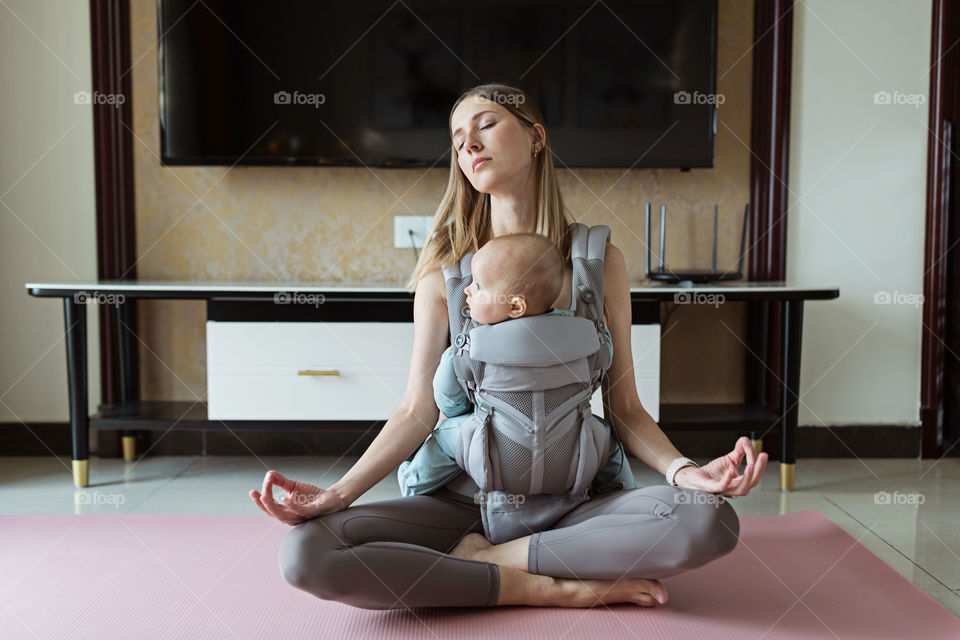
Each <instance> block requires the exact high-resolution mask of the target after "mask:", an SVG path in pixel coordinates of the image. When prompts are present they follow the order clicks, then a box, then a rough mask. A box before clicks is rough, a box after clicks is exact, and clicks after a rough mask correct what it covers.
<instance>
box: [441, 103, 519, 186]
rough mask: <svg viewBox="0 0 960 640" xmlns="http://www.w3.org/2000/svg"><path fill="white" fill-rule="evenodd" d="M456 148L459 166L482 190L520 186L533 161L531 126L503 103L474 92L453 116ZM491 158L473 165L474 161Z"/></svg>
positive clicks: (451, 128)
mask: <svg viewBox="0 0 960 640" xmlns="http://www.w3.org/2000/svg"><path fill="white" fill-rule="evenodd" d="M450 131H451V138H452V140H453V148H454V150H455V151H456V153H457V163H458V164H459V165H460V170H461V171H463V173H464V175H466V176H467V179H468V180H469V181H470V184H472V185H473V188H474V189H476V190H477V191H479V192H481V193H498V192H499V193H503V192H507V191H510V190H513V189H517V188H521V187H522V186H523V185H524V184H525V182H526V177H527V175H528V171H529V168H530V166H531V165H532V163H533V154H532V149H533V144H534V143H533V138H532V136H531V135H530V132H529V129H527V127H526V126H524V125H523V123H521V122H520V120H519V119H517V118H516V117H515V116H514V115H513V114H512V113H510V112H509V111H507V110H506V108H504V107H503V106H501V105H499V104H497V103H496V102H494V101H492V100H488V99H487V98H484V97H483V96H479V95H472V96H468V97H467V98H464V100H463V101H462V102H461V103H460V104H458V105H457V108H456V109H455V110H454V112H453V115H452V116H451V118H450ZM481 158H489V160H486V161H485V162H483V163H482V164H479V165H478V166H477V167H476V168H474V162H475V161H477V160H479V159H481Z"/></svg>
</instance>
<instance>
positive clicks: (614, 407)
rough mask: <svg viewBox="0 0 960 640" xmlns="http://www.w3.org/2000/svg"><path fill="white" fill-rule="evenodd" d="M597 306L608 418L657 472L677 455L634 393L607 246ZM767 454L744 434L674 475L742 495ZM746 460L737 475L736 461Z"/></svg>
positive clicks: (612, 253)
mask: <svg viewBox="0 0 960 640" xmlns="http://www.w3.org/2000/svg"><path fill="white" fill-rule="evenodd" d="M603 278H604V294H603V298H604V300H603V310H604V317H605V319H606V321H607V328H608V329H609V330H610V335H611V337H612V338H613V361H612V362H611V363H610V369H609V370H608V371H607V376H608V378H609V380H610V389H609V397H610V414H611V415H610V416H609V417H610V419H611V421H612V422H613V425H614V428H615V429H616V430H617V434H618V435H619V436H620V439H621V440H622V441H623V443H624V445H625V446H626V448H627V451H629V452H630V453H632V454H633V455H635V456H636V457H637V458H639V459H640V460H642V461H643V462H645V463H646V464H647V465H649V466H650V467H652V468H654V469H656V470H657V471H659V472H660V473H666V472H667V467H668V466H670V463H671V462H672V461H673V460H674V459H676V458H679V457H680V456H681V455H682V454H681V453H680V452H679V451H677V449H676V447H674V446H673V445H672V444H671V443H670V440H669V439H668V438H667V435H666V434H665V433H664V432H663V430H662V429H661V428H660V425H658V424H657V423H656V422H655V421H654V419H653V418H652V417H651V416H650V414H649V413H647V410H646V409H644V408H643V405H642V404H641V403H640V397H639V396H638V395H637V383H636V382H635V381H634V378H633V353H632V350H631V344H630V325H631V322H632V318H631V308H630V283H629V281H628V280H627V264H626V261H625V260H624V258H623V253H621V252H620V250H619V249H618V248H617V247H615V246H613V245H612V244H608V245H607V251H606V259H605V261H604V265H603ZM767 458H768V456H767V454H766V453H761V454H760V455H757V454H756V452H755V451H754V449H753V445H752V444H750V440H749V438H747V437H746V436H742V437H740V438H738V439H737V442H736V444H735V445H734V449H733V451H731V452H730V453H728V454H726V455H723V456H720V457H719V458H716V459H714V460H712V461H711V462H709V463H708V464H706V465H704V466H703V467H683V468H682V469H680V471H678V472H677V475H676V476H674V482H676V483H677V485H679V486H681V487H689V488H691V489H699V490H702V491H710V492H713V493H722V494H724V495H727V496H745V495H747V493H749V492H750V489H752V488H753V487H755V486H757V483H758V482H760V478H761V477H762V476H763V472H764V470H765V469H766V466H767ZM741 460H746V467H745V468H744V470H743V474H742V475H741V474H740V472H739V470H738V469H739V466H740V461H741Z"/></svg>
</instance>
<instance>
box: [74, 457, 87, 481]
mask: <svg viewBox="0 0 960 640" xmlns="http://www.w3.org/2000/svg"><path fill="white" fill-rule="evenodd" d="M89 462H90V461H89V460H74V461H73V486H75V487H85V486H87V485H88V484H89V482H88V480H89V475H88V471H89Z"/></svg>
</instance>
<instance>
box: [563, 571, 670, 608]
mask: <svg viewBox="0 0 960 640" xmlns="http://www.w3.org/2000/svg"><path fill="white" fill-rule="evenodd" d="M557 583H558V586H559V587H560V593H561V597H560V598H559V599H558V602H557V605H558V606H561V607H595V606H601V605H604V604H614V603H617V602H628V603H632V604H637V605H640V606H642V607H654V606H656V605H657V604H658V603H659V604H665V603H666V602H667V590H666V589H665V588H664V586H663V585H662V584H661V583H660V581H659V580H647V579H645V578H621V579H620V580H577V579H575V578H573V579H570V578H557Z"/></svg>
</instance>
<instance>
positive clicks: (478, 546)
mask: <svg viewBox="0 0 960 640" xmlns="http://www.w3.org/2000/svg"><path fill="white" fill-rule="evenodd" d="M492 546H493V543H491V542H490V541H489V540H487V539H486V538H485V537H483V535H482V534H479V533H468V534H467V535H465V536H463V538H462V539H461V540H460V542H458V543H457V546H455V547H454V548H453V549H452V550H451V551H449V554H450V555H452V556H456V557H458V558H467V559H468V560H480V561H482V562H487V559H486V558H485V557H484V551H486V550H487V549H489V548H490V547H492Z"/></svg>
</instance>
